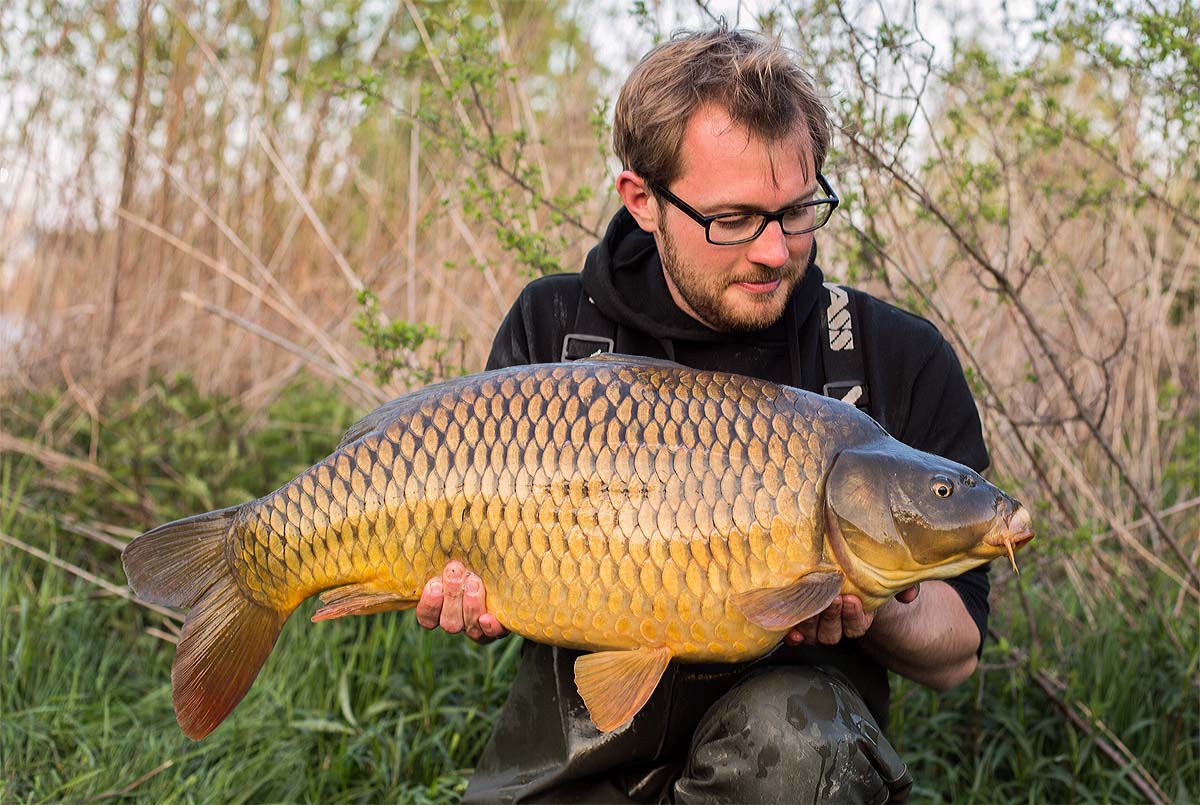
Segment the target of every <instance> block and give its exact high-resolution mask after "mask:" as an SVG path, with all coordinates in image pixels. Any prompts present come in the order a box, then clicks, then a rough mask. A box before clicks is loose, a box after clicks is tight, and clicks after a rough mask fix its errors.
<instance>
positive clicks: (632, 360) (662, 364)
mask: <svg viewBox="0 0 1200 805" xmlns="http://www.w3.org/2000/svg"><path fill="white" fill-rule="evenodd" d="M573 362H574V363H576V364H581V363H598V364H601V365H609V364H614V363H623V364H627V365H638V366H655V367H658V368H659V369H687V368H688V367H686V366H684V365H683V364H682V363H677V362H675V361H669V360H667V359H666V358H647V357H644V356H642V355H626V354H624V353H623V352H597V353H596V354H595V355H589V356H588V357H586V358H580V359H579V360H577V361H573Z"/></svg>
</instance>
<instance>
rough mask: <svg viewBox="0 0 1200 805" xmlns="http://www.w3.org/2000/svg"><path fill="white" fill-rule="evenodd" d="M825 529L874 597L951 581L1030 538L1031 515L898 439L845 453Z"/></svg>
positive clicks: (830, 492) (833, 481)
mask: <svg viewBox="0 0 1200 805" xmlns="http://www.w3.org/2000/svg"><path fill="white" fill-rule="evenodd" d="M825 492H826V503H827V506H826V531H827V536H828V539H829V542H830V544H831V546H832V547H833V549H834V553H835V554H836V555H837V557H838V559H839V561H840V562H841V563H842V564H843V565H848V567H845V568H844V569H845V570H846V571H847V575H849V576H850V578H851V579H856V578H857V579H858V583H857V586H858V587H860V588H861V589H862V590H863V591H864V592H867V593H868V595H870V596H872V597H882V598H886V597H887V596H890V595H892V594H894V593H895V592H897V591H899V590H902V589H904V588H905V587H908V586H911V585H912V584H914V583H916V582H918V581H922V580H925V579H933V578H950V577H952V576H957V575H958V574H960V573H963V572H965V571H966V570H969V569H971V568H972V567H976V566H978V565H981V564H983V563H984V562H987V561H990V560H992V559H995V558H997V557H999V556H1005V555H1007V556H1008V557H1009V559H1010V560H1012V562H1013V568H1014V569H1015V568H1016V560H1015V557H1014V551H1015V550H1017V549H1018V548H1020V547H1022V546H1023V545H1025V544H1026V543H1027V542H1029V541H1030V540H1031V539H1033V528H1032V522H1031V518H1030V516H1029V512H1028V510H1027V509H1025V508H1024V507H1023V506H1022V505H1021V504H1020V503H1018V502H1017V501H1016V500H1014V499H1013V498H1012V497H1010V496H1009V495H1007V494H1005V493H1004V492H1002V491H1001V490H1000V489H998V488H997V487H996V486H995V485H993V484H991V483H989V482H988V481H987V480H986V479H984V478H983V476H981V475H980V474H979V473H977V472H975V471H974V470H972V469H971V468H970V467H966V466H964V465H962V464H958V463H957V462H954V461H951V460H949V459H946V458H942V457H940V456H935V455H932V454H930V453H923V452H921V451H919V450H914V449H913V448H911V447H908V446H906V445H903V444H901V443H900V442H897V441H895V440H893V439H888V440H886V441H885V442H883V443H877V444H873V445H871V446H867V447H860V448H851V449H847V450H844V451H842V452H841V453H840V454H839V455H838V457H837V458H836V460H835V461H834V464H833V467H832V469H831V470H830V472H829V475H828V476H827V478H826V486H825Z"/></svg>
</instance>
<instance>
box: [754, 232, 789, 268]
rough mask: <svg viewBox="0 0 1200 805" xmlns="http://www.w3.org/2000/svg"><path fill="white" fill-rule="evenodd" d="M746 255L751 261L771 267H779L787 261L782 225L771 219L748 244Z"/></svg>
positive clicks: (785, 236) (786, 245)
mask: <svg viewBox="0 0 1200 805" xmlns="http://www.w3.org/2000/svg"><path fill="white" fill-rule="evenodd" d="M746 257H747V258H748V259H749V260H750V261H751V262H754V263H758V264H759V265H764V266H771V267H772V268H779V267H781V266H783V265H785V264H786V263H787V261H788V242H787V235H785V234H783V227H782V226H780V224H779V222H778V221H771V222H770V223H768V224H767V228H766V229H764V230H763V231H762V234H761V235H759V236H758V237H757V238H755V239H754V241H753V242H752V243H751V244H750V250H749V251H748V252H747V253H746Z"/></svg>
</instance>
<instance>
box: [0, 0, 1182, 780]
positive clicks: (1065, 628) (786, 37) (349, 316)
mask: <svg viewBox="0 0 1200 805" xmlns="http://www.w3.org/2000/svg"><path fill="white" fill-rule="evenodd" d="M1018 5H1019V7H1018ZM717 15H725V16H726V17H727V18H728V19H729V21H730V22H731V23H733V22H736V23H737V24H740V25H741V26H743V27H748V28H754V29H759V30H765V31H767V32H769V33H772V34H774V35H778V36H779V37H780V38H781V39H782V41H784V42H785V43H786V44H787V45H788V46H790V47H792V48H794V49H795V50H796V51H797V53H798V58H799V59H800V60H801V62H802V63H803V64H805V65H806V66H807V68H808V69H809V70H810V72H811V73H812V74H813V76H814V78H815V80H816V82H817V83H818V85H819V86H821V87H822V88H824V89H825V90H826V92H827V93H828V94H827V102H828V105H829V107H830V109H831V111H832V113H833V116H834V120H835V122H836V125H837V129H838V132H837V135H836V137H835V141H834V149H833V152H832V154H831V156H830V159H829V162H828V165H827V168H826V171H825V172H826V174H827V175H828V176H829V177H830V179H831V181H832V183H833V185H834V187H835V188H836V189H837V190H838V191H839V193H840V194H841V195H842V197H843V198H844V199H845V201H844V204H843V208H842V209H841V210H839V212H838V215H837V217H836V218H835V219H834V221H833V222H831V224H830V225H829V226H828V227H827V228H826V229H824V230H822V233H821V255H822V257H821V264H822V266H823V267H824V268H825V270H826V272H827V273H828V274H830V275H832V276H833V277H835V278H837V279H838V280H841V281H847V282H853V283H855V284H858V285H859V286H861V287H864V288H867V289H869V290H872V291H873V292H875V293H877V294H879V295H881V296H883V297H884V298H888V299H891V300H894V301H895V302H896V303H898V304H900V305H902V306H904V307H907V308H909V309H911V310H914V311H916V312H918V313H920V314H921V315H923V316H926V317H928V318H930V319H931V320H932V321H933V322H934V323H935V324H937V325H938V327H939V328H940V329H941V330H942V332H943V333H944V334H945V335H946V336H947V337H948V338H949V339H950V340H951V341H952V343H953V344H954V346H955V348H956V349H957V350H958V353H959V356H960V357H961V359H962V362H963V365H964V367H965V368H966V370H967V372H968V376H969V379H970V380H971V382H972V384H973V387H974V389H975V392H976V395H977V400H978V402H979V406H980V409H981V413H982V415H983V418H984V423H985V431H986V434H987V437H988V440H989V445H990V447H991V451H992V459H993V468H992V471H991V474H992V476H993V477H994V478H996V479H998V480H999V481H1000V482H1001V483H1002V485H1005V486H1006V487H1007V488H1009V489H1011V490H1012V491H1013V492H1014V493H1015V494H1016V496H1017V497H1019V498H1020V499H1022V500H1024V501H1027V502H1032V503H1033V505H1034V506H1035V507H1036V511H1037V515H1038V516H1037V520H1038V522H1037V526H1038V533H1039V539H1038V541H1037V542H1035V543H1034V545H1033V546H1032V548H1031V552H1027V553H1025V554H1024V556H1025V559H1024V562H1023V566H1022V570H1023V574H1022V575H1021V576H1020V577H1016V576H1014V575H1013V574H1012V573H1011V572H1010V571H1009V570H1008V569H1006V568H1003V567H999V566H997V567H995V568H993V574H992V575H993V587H994V589H993V612H994V615H993V619H992V625H993V636H992V639H991V640H990V641H989V643H988V645H987V647H986V649H985V651H984V656H983V664H982V667H981V669H980V671H979V673H978V674H976V676H975V677H974V678H973V679H972V680H971V681H970V682H968V683H967V684H966V685H964V686H962V687H961V688H959V689H958V690H956V691H954V692H952V693H950V694H946V695H940V696H939V695H934V694H931V693H929V692H927V691H924V690H922V689H920V688H917V687H915V686H912V685H909V684H907V683H904V682H902V681H901V682H899V683H898V684H897V685H896V692H895V696H894V708H893V710H894V712H893V725H894V727H893V739H894V741H895V743H896V745H897V747H898V748H899V750H900V752H901V754H902V755H903V756H904V757H905V758H906V759H907V760H909V762H910V763H911V764H912V766H913V770H914V775H915V777H916V779H917V789H916V795H917V797H918V798H919V799H924V800H946V801H968V800H970V801H989V802H990V801H1002V800H1003V801H1012V800H1032V801H1068V800H1069V801H1077V800H1085V801H1091V800H1105V801H1110V800H1116V801H1150V802H1171V801H1179V802H1184V801H1196V800H1197V799H1198V798H1200V667H1198V666H1200V623H1198V621H1200V607H1198V602H1200V571H1198V570H1197V562H1198V560H1200V539H1198V538H1197V537H1198V531H1200V516H1198V512H1200V508H1198V504H1200V497H1198V495H1200V491H1198V487H1200V393H1198V392H1200V388H1198V385H1200V384H1198V372H1200V349H1198V343H1197V342H1198V331H1200V311H1198V310H1197V306H1196V302H1197V298H1196V297H1197V288H1198V286H1200V253H1198V247H1200V192H1198V189H1200V159H1198V158H1197V154H1200V45H1197V44H1196V43H1197V42H1198V41H1200V11H1198V10H1197V8H1196V6H1195V5H1194V3H1192V2H1190V0H1177V2H1156V3H1154V4H1150V3H1137V2H1131V1H1129V0H1065V1H1062V2H1055V1H1054V0H1050V1H1048V2H1039V1H1038V0H1033V2H1029V3H1025V4H1007V5H1004V6H1001V7H999V8H997V9H987V10H972V9H968V8H967V6H966V4H963V6H962V7H961V8H960V9H959V10H958V11H955V12H951V11H948V10H947V9H946V8H945V7H943V6H940V5H939V6H934V5H933V4H920V3H918V4H916V5H915V6H912V5H904V4H899V3H896V4H890V3H883V4H879V3H875V2H846V1H845V0H833V1H829V0H814V2H800V0H774V1H772V0H763V2H758V3H753V4H747V5H745V6H742V5H740V4H734V3H724V4H722V3H718V2H715V0H713V2H702V1H701V0H697V2H695V3H692V4H688V3H684V2H682V0H681V1H680V2H677V3H667V2H662V3H659V2H652V1H651V0H643V1H642V2H635V3H632V4H624V3H620V2H614V3H613V4H612V5H611V6H610V7H603V8H598V7H597V6H596V4H593V3H585V2H576V1H574V0H541V1H539V2H514V1H513V0H444V2H413V1H411V0H386V1H385V0H378V1H377V2H371V1H369V0H344V1H342V2H308V1H307V0H298V1H296V0H292V1H288V0H257V2H250V3H236V2H227V1H225V0H209V2H192V1H190V0H174V1H173V2H164V1H162V0H125V1H123V2H122V1H119V0H108V2H101V3H83V4H81V3H59V2H51V1H50V0H10V1H9V2H7V3H5V4H4V6H3V8H0V800H2V801H5V802H7V801H46V800H52V801H56V800H72V801H83V800H88V801H92V800H100V799H108V798H129V797H136V798H142V799H146V800H156V801H157V800H162V799H168V798H169V799H185V800H193V799H203V800H214V799H220V800H229V801H261V800H276V801H279V800H284V801H290V800H341V801H349V800H369V801H378V800H403V801H424V800H430V801H446V800H453V799H454V798H455V797H456V796H457V795H459V794H461V791H462V789H463V786H464V785H465V781H466V779H467V777H468V776H469V773H470V769H471V767H472V765H473V763H474V761H475V758H476V757H477V755H478V752H479V750H480V748H481V746H482V743H483V741H484V740H485V739H486V736H487V734H488V731H489V729H490V724H491V719H492V718H493V717H494V715H495V713H496V712H497V710H498V708H499V705H500V704H501V702H502V701H503V699H504V696H505V691H506V687H507V683H508V680H509V679H510V678H511V672H512V668H513V664H514V661H515V657H516V653H517V650H518V645H519V641H518V640H517V639H515V638H509V639H507V640H504V641H500V642H499V643H496V644H493V645H491V646H489V647H487V648H478V647H476V646H474V645H472V644H469V642H468V641H466V640H462V639H456V638H449V637H447V636H444V635H428V634H425V633H422V632H420V630H419V629H416V628H414V624H413V622H412V619H411V616H399V615H396V616H388V615H383V616H376V617H373V618H364V619H350V620H351V621H353V622H334V623H329V624H322V625H321V627H320V628H316V627H312V626H311V625H308V624H307V623H306V621H307V616H308V615H309V614H311V611H310V610H308V609H305V610H304V611H302V613H301V617H297V618H294V619H293V622H292V623H291V624H290V625H289V626H288V628H287V630H286V632H287V633H286V634H285V635H284V637H283V638H282V639H281V640H280V643H279V648H278V650H277V651H276V652H275V654H274V655H273V656H272V658H271V660H270V661H269V662H268V666H267V668H266V670H265V671H264V673H263V675H262V677H261V678H260V680H259V682H258V683H257V684H256V685H255V687H254V688H253V689H252V691H251V692H250V694H249V695H248V697H247V699H246V700H245V702H244V703H243V704H242V705H241V706H240V707H239V709H238V710H237V712H236V713H235V714H234V715H233V716H232V717H231V719H230V720H229V722H228V723H227V724H226V725H224V726H223V727H222V728H221V729H220V730H218V731H217V732H216V733H214V735H213V736H212V737H210V738H209V739H207V740H205V741H204V742H202V743H191V742H188V741H187V740H185V739H183V738H182V737H181V736H180V735H179V733H178V730H177V728H176V726H175V724H174V719H173V716H172V713H171V710H170V695H169V665H170V661H171V657H172V654H173V648H172V646H171V645H170V644H171V643H172V642H173V641H174V639H175V636H176V635H177V634H178V631H179V623H180V619H179V617H178V615H177V614H176V613H172V612H170V611H167V610H160V609H155V608H144V607H140V606H138V605H135V604H133V603H131V602H130V601H129V600H128V592H127V590H126V588H125V586H124V577H123V574H122V572H121V569H120V562H119V551H120V548H121V546H122V545H123V544H124V543H125V541H127V540H128V539H130V538H131V537H132V536H135V535H136V534H137V533H138V532H140V531H141V530H142V529H144V528H146V527H148V526H151V525H153V524H157V523H159V522H163V521H165V520H168V519H171V518H173V517H177V516H182V515H186V514H191V513H195V512H199V511H203V510H208V509H211V508H215V507H218V506H224V505H231V504H234V503H239V502H242V501H244V500H246V499H248V498H250V497H255V496H258V495H261V494H264V493H265V492H267V491H269V490H271V489H273V488H274V487H275V486H277V485H278V484H280V483H282V482H283V481H285V480H287V479H288V478H290V477H291V476H292V475H293V474H295V473H296V472H298V471H299V470H300V469H302V468H304V467H306V466H308V465H309V464H310V463H311V462H313V461H315V460H317V459H319V458H321V457H323V456H324V455H325V454H327V453H328V451H329V450H330V449H331V448H332V447H333V445H334V444H335V443H336V441H337V439H338V436H339V434H340V432H341V430H342V429H344V427H345V426H346V425H348V424H349V423H350V422H352V421H353V420H354V419H355V418H356V417H357V416H358V415H361V414H362V413H363V412H365V411H366V410H368V409H369V408H371V407H373V406H374V405H376V404H378V403H379V402H381V401H383V400H386V399H389V398H390V397H392V396H395V395H396V394H399V393H402V392H403V391H405V390H406V389H408V388H412V387H414V386H417V385H421V384H423V383H426V382H429V381H432V380H435V379H437V378H439V377H443V376H447V375H452V374H457V373H462V372H467V371H475V370H478V369H480V368H481V367H482V365H483V361H484V358H485V356H486V354H487V350H488V348H489V345H490V339H491V333H492V332H493V330H494V329H495V327H496V326H497V325H498V324H499V321H500V319H501V317H502V316H503V314H504V311H505V310H506V309H507V308H508V306H509V304H510V303H511V300H512V299H513V298H514V297H515V295H516V292H517V291H518V289H519V288H520V287H521V285H522V284H524V283H525V282H526V281H528V279H530V278H531V277H533V276H537V275H540V274H543V273H550V272H555V271H564V270H565V271H573V270H577V269H578V268H579V267H580V266H581V265H582V259H583V256H584V254H585V253H586V251H587V250H588V249H589V248H590V247H591V246H592V245H593V244H594V242H595V241H596V239H597V237H598V234H599V233H600V232H601V231H602V229H603V227H604V225H605V223H606V221H607V219H608V217H609V216H610V215H611V214H612V213H613V212H614V210H615V208H616V204H617V201H616V199H615V197H614V195H613V193H612V191H611V185H612V179H613V176H614V171H615V170H616V169H617V167H618V166H615V165H614V164H613V163H612V160H611V157H610V156H609V152H608V146H607V126H608V116H609V108H610V106H611V101H612V98H613V96H614V94H615V90H616V88H617V87H618V86H619V83H620V81H621V79H622V78H623V77H624V75H625V73H626V72H627V70H628V68H629V67H630V66H631V64H632V61H631V60H632V59H635V58H636V57H637V56H638V55H640V53H641V52H643V51H644V50H645V49H647V48H648V47H649V46H650V45H651V44H653V42H654V41H656V40H658V39H660V38H662V37H664V36H668V35H669V33H670V31H671V30H672V29H674V28H675V27H676V26H679V25H687V26H691V27H700V26H707V25H710V24H712V22H713V19H714V18H715V17H716V16H717Z"/></svg>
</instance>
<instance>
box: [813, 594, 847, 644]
mask: <svg viewBox="0 0 1200 805" xmlns="http://www.w3.org/2000/svg"><path fill="white" fill-rule="evenodd" d="M841 639H842V599H841V598H840V597H839V598H835V599H833V603H831V604H830V605H829V606H827V607H825V611H824V612H822V613H821V620H820V622H819V623H818V624H817V640H819V641H820V642H822V643H824V644H825V645H827V646H832V645H833V644H835V643H837V642H839V641H841Z"/></svg>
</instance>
